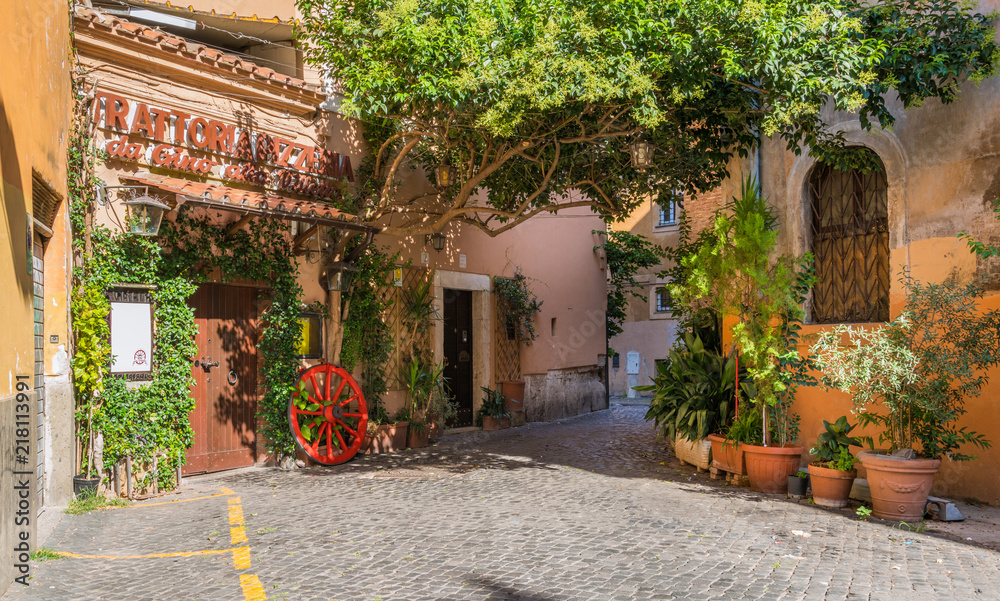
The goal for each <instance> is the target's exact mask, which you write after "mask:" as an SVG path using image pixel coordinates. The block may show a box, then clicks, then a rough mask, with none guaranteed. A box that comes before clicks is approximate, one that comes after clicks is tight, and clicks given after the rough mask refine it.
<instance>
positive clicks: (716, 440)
mask: <svg viewBox="0 0 1000 601" xmlns="http://www.w3.org/2000/svg"><path fill="white" fill-rule="evenodd" d="M708 440H709V441H710V442H711V443H712V467H714V468H715V469H717V470H721V471H723V472H729V473H730V474H739V475H741V476H745V475H746V474H747V464H746V458H745V457H744V454H743V443H741V442H733V441H731V440H726V439H725V438H724V437H722V436H719V435H718V434H709V435H708Z"/></svg>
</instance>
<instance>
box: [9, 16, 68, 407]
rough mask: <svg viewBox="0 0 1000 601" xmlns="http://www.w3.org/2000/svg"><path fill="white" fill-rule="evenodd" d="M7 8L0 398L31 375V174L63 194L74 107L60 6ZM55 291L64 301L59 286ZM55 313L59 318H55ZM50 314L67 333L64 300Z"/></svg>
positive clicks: (61, 236) (60, 237)
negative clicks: (28, 234) (28, 241)
mask: <svg viewBox="0 0 1000 601" xmlns="http://www.w3.org/2000/svg"><path fill="white" fill-rule="evenodd" d="M8 8H9V10H5V11H4V19H3V21H2V23H0V56H2V57H4V59H3V60H2V61H0V165H2V182H3V183H2V187H0V200H2V206H3V210H2V211H0V289H2V290H3V293H2V294H0V322H2V323H3V324H5V326H4V328H3V333H2V334H0V397H3V396H7V395H8V394H11V393H12V391H13V390H14V381H15V380H14V377H15V376H16V375H18V374H30V373H31V372H32V367H33V360H34V359H33V356H34V351H33V349H34V338H33V337H32V325H31V321H32V307H31V294H32V283H31V277H30V276H29V274H28V272H27V267H26V265H27V260H28V259H27V244H26V241H25V236H26V231H27V227H26V226H27V224H26V220H27V216H28V215H29V214H31V213H32V208H31V207H32V197H31V182H32V179H31V175H32V170H34V171H36V172H37V173H38V174H39V175H40V176H41V177H42V179H43V180H44V181H45V182H46V183H47V184H48V185H49V186H50V187H51V188H52V189H53V190H54V191H55V192H56V194H58V195H60V196H63V197H65V195H66V166H65V165H66V161H65V158H66V144H67V139H68V135H69V131H68V130H69V116H70V112H71V110H72V98H71V95H70V79H69V68H70V56H69V20H68V18H67V15H66V4H65V2H60V1H57V0H40V1H39V2H33V3H30V4H28V3H11V5H10V6H9V7H8ZM24 65H32V68H30V69H25V68H24ZM57 221H59V220H58V219H57ZM56 233H57V241H56V243H57V244H65V236H66V235H67V232H66V228H65V226H64V225H63V224H60V227H59V229H58V230H57V231H56ZM62 256H63V257H65V254H63V255H62ZM54 268H58V265H54ZM63 273H65V271H64V267H63ZM61 288H62V293H63V298H65V284H63V286H62V287H61ZM59 308H61V309H62V311H61V313H62V316H61V317H56V315H57V314H59V313H60V311H59V310H58V309H59ZM51 309H53V310H52V311H51V312H52V314H53V318H52V319H53V324H52V325H53V327H60V330H59V331H62V332H65V326H66V315H65V301H63V302H62V303H61V307H52V308H51Z"/></svg>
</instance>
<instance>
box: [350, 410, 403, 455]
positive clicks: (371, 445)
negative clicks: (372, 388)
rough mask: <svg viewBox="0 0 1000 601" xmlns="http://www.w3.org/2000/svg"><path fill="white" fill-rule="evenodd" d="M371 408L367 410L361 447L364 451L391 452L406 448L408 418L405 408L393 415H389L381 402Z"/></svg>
mask: <svg viewBox="0 0 1000 601" xmlns="http://www.w3.org/2000/svg"><path fill="white" fill-rule="evenodd" d="M373 409H374V411H369V412H368V427H367V431H366V432H365V437H364V440H363V441H362V443H361V449H362V450H364V452H366V453H392V452H393V451H401V450H403V449H404V448H406V433H407V431H408V430H409V418H408V415H407V414H406V410H405V408H404V409H401V410H400V411H399V412H398V413H397V414H396V415H395V416H390V415H389V413H388V412H387V411H386V410H385V408H384V407H383V406H382V405H381V404H380V405H377V406H375V407H373Z"/></svg>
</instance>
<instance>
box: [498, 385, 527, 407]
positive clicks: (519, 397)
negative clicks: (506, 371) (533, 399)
mask: <svg viewBox="0 0 1000 601" xmlns="http://www.w3.org/2000/svg"><path fill="white" fill-rule="evenodd" d="M500 394H502V395H503V396H504V401H503V406H504V409H506V410H507V412H508V413H514V412H516V411H524V380H504V381H503V382H500Z"/></svg>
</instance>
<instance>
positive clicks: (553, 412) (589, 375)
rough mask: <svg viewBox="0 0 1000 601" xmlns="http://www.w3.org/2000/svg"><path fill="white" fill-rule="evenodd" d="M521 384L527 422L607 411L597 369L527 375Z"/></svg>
mask: <svg viewBox="0 0 1000 601" xmlns="http://www.w3.org/2000/svg"><path fill="white" fill-rule="evenodd" d="M524 382H525V386H524V412H525V416H526V417H527V419H528V421H532V422H537V421H545V422H551V421H555V420H557V419H563V418H566V417H573V416H574V415H581V414H584V413H590V412H592V411H600V410H601V409H607V408H608V400H607V396H606V395H605V391H604V383H603V382H602V381H601V379H600V370H599V369H598V368H597V367H581V368H576V369H553V370H550V371H549V372H548V373H544V374H528V375H525V376H524Z"/></svg>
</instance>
